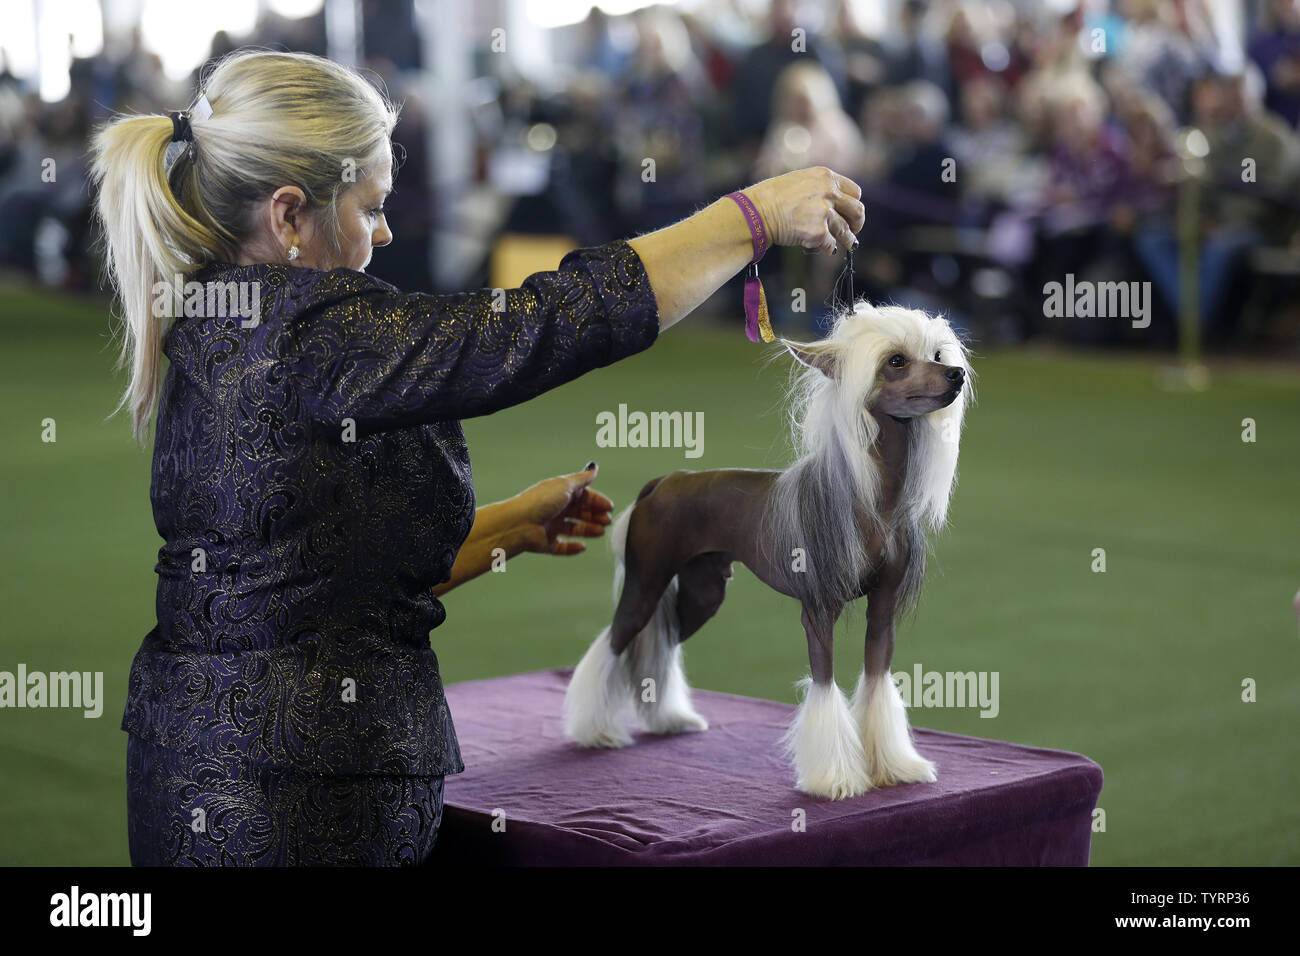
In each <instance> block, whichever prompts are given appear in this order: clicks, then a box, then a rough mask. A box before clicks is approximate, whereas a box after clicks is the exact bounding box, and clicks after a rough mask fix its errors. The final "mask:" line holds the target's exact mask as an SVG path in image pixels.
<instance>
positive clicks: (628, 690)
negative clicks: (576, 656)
mask: <svg viewBox="0 0 1300 956" xmlns="http://www.w3.org/2000/svg"><path fill="white" fill-rule="evenodd" d="M609 630H610V629H609V628H608V627H607V628H605V629H604V630H603V631H601V632H600V635H599V636H598V637H597V638H596V640H595V641H594V642H593V643H592V645H591V647H589V648H587V653H586V654H584V655H583V656H582V660H580V661H579V662H578V666H577V667H575V668H574V669H573V676H572V677H570V678H569V686H568V687H567V688H566V689H565V692H564V734H565V736H566V737H568V738H569V739H571V740H576V741H577V742H578V743H580V744H582V745H583V746H584V747H626V746H627V745H628V744H630V743H632V735H631V734H629V733H628V732H627V727H626V718H627V717H628V716H630V714H631V711H632V686H631V684H630V683H629V682H628V678H627V674H626V673H624V668H623V659H622V658H621V657H619V656H618V655H617V654H615V653H614V652H613V651H612V650H611V649H610V646H609Z"/></svg>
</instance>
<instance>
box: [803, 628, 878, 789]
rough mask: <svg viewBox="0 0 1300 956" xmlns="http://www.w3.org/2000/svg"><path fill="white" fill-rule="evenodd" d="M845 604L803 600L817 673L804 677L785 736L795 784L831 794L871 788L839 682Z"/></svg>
mask: <svg viewBox="0 0 1300 956" xmlns="http://www.w3.org/2000/svg"><path fill="white" fill-rule="evenodd" d="M840 610H841V609H840V608H836V609H835V610H828V609H825V608H822V609H814V608H810V607H809V606H808V605H804V609H803V626H804V632H805V634H806V636H807V638H808V662H809V665H810V667H811V669H812V676H811V677H805V678H804V679H803V680H801V681H800V682H799V685H798V686H799V688H800V690H802V691H803V692H804V698H803V700H802V702H801V703H800V704H799V710H798V711H797V712H796V713H795V718H794V722H793V723H792V724H791V725H790V729H789V730H788V731H786V734H785V736H784V737H783V738H782V742H783V743H784V745H785V749H786V753H787V754H788V755H789V756H790V758H791V760H792V761H793V763H794V770H795V786H796V787H798V788H799V789H800V790H802V791H803V792H804V793H810V794H813V795H814V796H818V797H830V798H831V799H832V800H840V799H842V798H844V797H853V796H857V795H858V794H860V793H863V792H865V791H867V790H869V789H870V788H871V780H870V776H869V774H868V772H867V764H866V760H865V758H864V755H863V753H862V743H861V741H860V740H859V739H858V731H857V728H856V726H855V725H854V723H853V719H852V717H851V716H850V715H849V708H848V704H847V703H846V702H845V700H844V693H843V692H842V691H841V690H840V688H839V685H838V684H836V683H835V644H834V640H835V619H836V618H838V617H839V614H840Z"/></svg>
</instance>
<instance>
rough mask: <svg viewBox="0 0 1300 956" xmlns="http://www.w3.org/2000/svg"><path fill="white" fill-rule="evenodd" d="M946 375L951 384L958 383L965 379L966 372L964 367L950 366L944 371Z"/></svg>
mask: <svg viewBox="0 0 1300 956" xmlns="http://www.w3.org/2000/svg"><path fill="white" fill-rule="evenodd" d="M946 377H947V379H948V381H950V382H952V384H953V385H960V384H961V383H962V382H963V381H965V379H966V372H965V370H964V369H960V368H950V369H948V371H947V373H946Z"/></svg>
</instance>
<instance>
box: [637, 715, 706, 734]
mask: <svg viewBox="0 0 1300 956" xmlns="http://www.w3.org/2000/svg"><path fill="white" fill-rule="evenodd" d="M708 729H709V722H708V721H707V720H705V719H704V718H703V717H702V716H701V715H700V714H697V713H696V712H695V711H693V710H690V711H682V712H679V713H675V714H656V715H655V716H654V717H653V718H652V719H651V720H648V721H646V730H648V731H649V732H650V733H652V734H685V733H691V732H694V731H700V730H708Z"/></svg>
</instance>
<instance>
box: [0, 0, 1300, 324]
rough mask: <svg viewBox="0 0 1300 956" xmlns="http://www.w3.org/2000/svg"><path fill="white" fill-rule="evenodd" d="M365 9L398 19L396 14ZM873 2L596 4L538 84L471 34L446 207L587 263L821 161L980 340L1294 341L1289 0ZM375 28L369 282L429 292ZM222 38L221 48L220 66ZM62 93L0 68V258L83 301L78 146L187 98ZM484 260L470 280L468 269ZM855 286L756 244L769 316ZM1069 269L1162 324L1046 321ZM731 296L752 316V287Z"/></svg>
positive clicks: (899, 276) (84, 245) (136, 88)
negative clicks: (521, 162) (493, 202)
mask: <svg viewBox="0 0 1300 956" xmlns="http://www.w3.org/2000/svg"><path fill="white" fill-rule="evenodd" d="M366 6H367V9H368V10H370V11H371V12H372V13H376V14H378V13H382V11H384V10H387V11H388V12H389V14H390V15H391V16H393V17H397V18H398V19H399V20H400V18H401V16H402V5H401V4H396V5H393V4H382V3H380V4H376V3H374V2H371V3H368V4H367V5H366ZM406 6H407V7H408V8H409V4H408V5H406ZM880 6H883V8H884V9H885V10H886V11H887V13H886V14H885V15H884V18H883V20H881V21H879V22H877V21H871V20H870V18H866V19H864V18H863V17H862V14H863V13H868V14H871V13H873V12H874V11H873V10H870V9H867V5H866V4H859V3H856V2H850V0H827V2H816V0H807V2H803V0H772V2H771V3H770V5H768V6H766V8H763V9H759V10H757V11H754V10H751V5H750V4H747V3H743V2H741V0H717V2H716V3H700V4H696V5H694V6H692V7H691V9H690V10H684V9H680V8H678V7H675V6H655V7H649V8H646V9H643V10H640V11H638V12H636V13H633V14H628V15H626V16H619V17H613V16H608V15H606V14H604V13H602V12H601V11H600V10H599V9H598V8H597V9H593V10H592V12H591V13H590V15H589V16H588V17H587V19H586V20H585V21H583V22H582V23H580V24H577V25H574V26H572V27H565V28H558V29H557V30H556V31H555V33H556V36H555V42H554V44H553V48H554V49H555V50H556V51H557V54H556V71H555V77H556V78H557V80H556V82H555V83H551V84H547V83H545V82H543V81H539V80H537V79H536V78H533V79H528V78H525V77H524V76H523V75H521V74H519V73H517V72H515V71H514V70H513V69H512V68H511V67H510V66H509V62H510V61H509V60H508V59H507V58H503V57H496V56H492V55H490V53H488V51H487V47H488V39H487V38H486V37H485V39H484V41H483V51H482V53H481V54H480V55H477V56H476V57H475V64H476V68H477V72H478V73H479V74H480V76H481V77H482V83H484V84H486V86H476V87H475V89H476V90H479V91H482V90H484V89H486V90H488V91H490V95H487V96H480V98H479V99H478V100H477V101H476V102H475V103H473V104H468V105H467V113H468V115H469V117H470V119H469V122H470V124H471V126H472V136H473V138H474V142H475V144H476V156H477V162H476V163H475V164H474V169H473V174H472V178H473V180H474V182H471V183H465V184H458V185H457V186H456V187H455V188H456V190H457V191H461V190H463V189H466V188H472V187H474V186H479V187H482V188H485V189H493V188H500V189H505V191H509V192H512V195H510V196H509V202H508V204H507V209H506V212H505V214H504V215H503V216H502V218H501V219H500V221H496V222H493V223H492V224H491V228H492V229H493V230H494V231H496V232H498V233H501V232H509V233H545V234H560V235H565V236H569V237H571V238H572V239H573V241H575V242H576V243H578V244H582V245H590V244H596V243H600V242H605V241H609V240H611V239H614V238H618V237H627V236H631V235H633V234H636V233H639V232H643V231H647V230H650V229H654V228H657V227H659V226H662V225H666V224H668V223H671V222H673V221H675V220H677V219H679V218H681V217H683V216H685V215H689V214H690V213H691V212H693V211H695V210H697V209H699V208H701V207H702V206H703V205H705V204H707V203H708V202H711V201H712V200H714V199H715V198H717V197H718V196H719V195H721V194H722V193H724V192H727V191H729V190H732V189H736V188H740V187H742V186H745V185H747V184H749V183H752V182H754V181H756V180H758V179H761V178H765V177H768V176H772V175H776V174H779V173H782V172H785V171H787V170H791V169H797V168H801V167H805V166H810V165H819V164H821V165H827V166H830V167H831V168H833V169H835V170H836V171H838V172H841V173H843V174H844V175H847V176H849V177H851V178H853V179H854V180H856V181H857V182H859V183H860V184H861V185H862V187H863V190H864V201H865V202H866V204H867V207H868V219H867V223H868V224H867V227H866V228H865V229H864V230H863V232H862V234H861V236H860V239H861V245H860V247H859V249H858V250H857V253H856V257H855V260H854V273H853V276H854V283H855V285H854V288H855V291H856V292H857V294H859V295H868V296H871V297H873V298H875V299H879V300H891V301H895V302H900V303H903V304H908V305H915V306H917V307H923V308H927V309H931V310H933V311H939V312H943V313H944V314H947V315H949V316H951V317H953V318H954V319H955V320H956V321H957V322H958V324H961V325H963V326H965V327H967V328H968V329H970V330H972V331H974V332H975V333H976V334H977V335H978V336H979V337H981V338H983V339H985V340H988V339H993V340H1021V339H1027V338H1034V337H1037V336H1041V335H1048V336H1055V337H1064V338H1067V339H1071V340H1083V341H1089V342H1126V343H1128V344H1143V345H1154V346H1157V347H1167V346H1170V345H1172V344H1173V343H1174V342H1175V341H1176V339H1177V336H1178V315H1179V304H1180V301H1181V300H1180V290H1181V289H1182V288H1183V286H1186V287H1187V289H1188V290H1189V291H1190V290H1191V289H1192V288H1193V287H1194V288H1195V294H1196V296H1197V301H1198V303H1199V310H1198V311H1199V316H1200V323H1201V328H1202V332H1203V334H1204V336H1205V337H1206V339H1207V340H1208V341H1209V342H1210V343H1211V345H1218V346H1246V347H1260V346H1264V347H1269V348H1272V347H1275V346H1278V345H1287V346H1289V347H1292V348H1293V347H1294V345H1295V343H1296V341H1297V340H1298V338H1300V315H1298V314H1297V306H1296V303H1297V301H1300V296H1297V294H1296V293H1297V291H1298V286H1300V190H1298V189H1297V186H1298V185H1300V133H1298V132H1297V123H1298V122H1300V0H1259V2H1248V0H1247V2H1242V3H1240V4H1238V3H1234V2H1231V0H1227V2H1221V3H1216V2H1215V0H1051V2H1045V3H1027V2H1024V3H1022V2H1015V0H948V2H942V0H939V2H929V3H922V2H917V0H898V2H894V3H888V4H882V5H880ZM311 22H312V21H305V23H306V24H307V25H305V26H304V25H303V24H296V25H289V24H280V25H278V26H277V25H274V24H272V25H266V24H264V25H262V26H261V27H259V35H258V38H257V42H258V43H259V44H262V45H265V44H266V43H267V42H268V40H267V38H268V36H270V37H272V38H273V41H274V42H275V43H279V44H282V45H283V46H286V47H288V48H292V49H306V50H310V51H311V52H324V49H323V47H324V36H323V29H315V28H313V27H312V26H311ZM389 27H390V29H388V30H386V31H383V32H382V33H380V32H378V31H368V33H367V37H368V41H367V42H368V48H367V51H366V52H367V65H368V66H370V67H371V68H372V69H373V70H375V71H376V73H377V74H378V75H380V76H382V77H383V78H384V79H385V80H386V81H387V82H388V85H389V87H390V90H391V91H393V92H394V93H397V94H399V97H401V94H403V93H404V92H406V91H409V92H410V93H411V95H410V96H407V97H402V98H405V99H406V108H405V109H404V112H403V118H402V125H401V126H399V129H398V131H397V134H396V135H395V139H396V140H397V141H398V142H399V143H401V144H402V145H403V146H404V147H405V151H406V156H405V163H404V168H403V171H402V173H401V176H400V178H399V188H400V189H401V190H402V192H403V201H402V203H401V204H400V208H398V209H395V210H394V212H393V214H392V215H391V216H390V221H392V223H393V228H394V232H395V233H396V234H397V236H398V238H399V242H396V243H394V245H393V246H391V247H390V248H389V249H387V250H385V252H384V254H383V255H382V256H377V257H376V259H375V262H374V265H373V267H372V271H375V272H377V273H379V274H381V275H383V276H384V277H385V278H390V279H392V280H393V281H395V282H397V283H398V284H399V285H403V286H404V287H407V288H429V287H432V285H433V283H432V277H431V275H430V273H429V271H428V261H429V251H430V245H429V243H430V236H431V235H433V233H434V232H435V228H436V227H437V225H438V224H439V219H440V216H441V215H442V214H443V211H444V210H445V208H446V207H445V199H446V197H440V196H438V195H437V194H436V192H435V191H434V190H433V189H432V188H430V187H429V186H428V184H429V183H430V182H431V181H433V180H434V179H435V177H431V176H430V168H429V163H430V162H431V161H432V160H431V158H430V155H429V151H428V150H427V149H426V142H427V137H426V135H425V134H426V130H427V121H428V117H427V116H425V115H424V113H423V108H422V106H421V104H422V102H423V101H422V99H421V97H420V96H419V95H418V90H419V84H418V82H415V81H413V80H412V77H418V75H419V68H420V66H421V64H420V62H419V50H418V48H411V47H410V45H409V38H410V37H411V36H412V35H414V30H413V29H407V30H403V29H401V23H397V24H389ZM394 27H396V28H394ZM277 30H278V31H279V32H278V33H277V32H276V31H277ZM371 35H374V36H376V37H379V38H380V39H376V40H375V41H374V46H373V48H372V47H371V46H370V43H371V41H370V40H369V37H370V36H371ZM383 36H387V37H389V38H396V39H390V40H388V41H384V40H383V39H382V37H383ZM239 42H240V43H242V42H246V39H244V38H241V39H240V40H239ZM393 43H397V44H405V45H401V46H400V48H398V47H394V46H393V45H392V44H393ZM234 45H236V44H235V42H234V41H233V40H232V39H231V38H229V37H223V36H219V37H218V38H217V41H216V42H215V43H214V50H213V55H214V56H218V55H220V54H221V53H222V52H224V50H225V49H227V48H230V47H233V46H234ZM476 82H478V81H476ZM72 90H73V92H72V93H71V94H70V96H69V97H68V98H67V99H66V100H65V101H63V102H61V103H53V104H49V103H42V102H40V101H39V100H38V99H36V98H35V97H34V96H32V95H30V94H24V93H23V92H22V91H21V90H20V88H19V86H18V85H17V84H16V82H14V81H13V79H12V77H9V76H7V74H0V265H7V266H9V267H16V268H20V269H24V270H28V271H32V272H36V273H37V274H40V275H41V276H42V277H43V278H45V280H46V281H53V282H58V283H61V284H64V285H70V286H80V285H90V284H93V283H94V282H95V281H96V274H95V270H96V268H97V266H96V265H95V264H94V263H95V258H94V251H93V243H92V242H91V240H92V239H93V237H90V236H89V235H88V229H87V226H86V222H87V217H86V215H85V210H86V202H87V197H86V195H85V190H84V184H82V183H80V182H79V179H78V177H79V173H78V171H79V170H80V169H81V168H82V167H84V163H85V157H84V149H85V145H86V141H87V137H88V134H89V130H90V128H91V127H92V125H93V124H94V123H96V122H98V121H100V120H102V119H103V118H104V116H105V112H106V110H108V109H122V108H131V109H142V108H144V109H159V110H160V109H167V108H175V104H176V103H177V102H188V99H189V96H190V95H191V93H189V92H186V93H182V94H178V93H177V91H176V90H174V89H172V88H171V87H170V86H169V85H168V84H167V83H166V81H165V80H164V78H163V77H162V74H161V70H160V68H159V66H158V63H157V59H156V57H151V56H150V55H149V54H147V53H146V52H144V51H143V50H141V49H139V48H138V45H137V47H136V48H135V49H133V50H128V51H126V52H125V53H119V54H116V55H110V54H109V53H107V52H106V53H105V54H102V55H101V56H100V57H97V58H95V59H94V60H85V61H77V62H76V64H74V69H73V84H72ZM539 131H541V132H539ZM435 135H436V130H435ZM521 150H523V151H528V150H531V151H532V152H533V153H535V154H540V155H541V157H542V159H543V163H542V169H543V173H544V174H543V176H542V177H541V180H540V182H539V183H538V184H537V186H536V187H535V188H529V189H523V188H513V187H512V188H511V189H506V188H505V187H500V186H499V184H498V183H497V182H496V181H495V180H494V172H493V170H494V169H498V168H499V165H500V164H499V163H498V162H496V160H497V159H498V158H499V157H501V156H503V155H507V154H510V153H514V152H519V151H521ZM41 157H55V158H56V161H57V163H58V168H59V170H60V174H59V179H60V181H61V182H66V183H67V184H68V185H67V188H66V189H47V188H42V187H41V184H39V183H37V182H34V181H33V179H34V177H33V173H32V170H33V169H34V168H39V166H40V158H41ZM33 164H35V165H33ZM65 164H66V165H65ZM65 170H71V171H72V172H71V173H65ZM65 177H67V178H65ZM399 246H400V247H402V250H401V251H398V249H399ZM1189 250H1190V251H1191V252H1193V253H1194V254H1195V256H1196V258H1195V260H1194V261H1195V272H1194V275H1193V276H1192V281H1191V282H1190V283H1187V282H1184V281H1182V280H1183V279H1184V278H1186V277H1185V276H1182V275H1180V256H1185V255H1186V254H1187V253H1188V252H1189ZM390 253H392V254H391V255H390ZM435 254H436V249H435ZM1187 261H1192V260H1187ZM485 268H486V267H485V266H482V267H480V268H479V270H478V271H477V272H476V273H475V274H474V275H472V276H469V277H467V278H468V279H469V280H473V279H484V277H485V276H486V271H485ZM844 269H845V263H844V261H843V257H838V258H834V259H832V258H830V257H826V256H818V255H814V254H812V253H809V252H806V251H804V250H800V249H776V250H773V251H772V252H770V253H769V254H768V256H767V257H766V258H765V259H764V261H763V263H762V265H761V267H760V272H761V274H762V276H763V280H764V284H765V286H766V288H767V294H768V297H769V300H770V302H771V304H772V307H773V313H774V322H775V324H777V325H778V327H781V328H782V329H784V330H785V331H787V332H803V331H808V332H813V333H815V332H817V331H819V330H820V329H821V328H822V327H824V323H825V320H826V317H827V314H828V310H829V308H830V305H829V303H833V302H834V301H835V297H836V296H837V295H842V294H843V292H844V291H845V287H844V282H843V278H844V274H843V273H844ZM1067 274H1069V275H1072V276H1073V278H1074V280H1075V281H1076V282H1078V281H1085V280H1093V281H1102V282H1115V281H1125V282H1147V283H1150V289H1151V290H1152V303H1151V309H1152V312H1153V315H1152V324H1151V326H1150V328H1147V329H1141V330H1137V329H1134V328H1133V327H1132V324H1131V323H1127V322H1115V321H1109V322H1107V321H1098V320H1095V319H1094V320H1061V319H1058V318H1055V317H1052V316H1048V315H1046V314H1045V310H1044V306H1043V302H1044V295H1043V287H1044V285H1045V284H1046V283H1048V282H1053V281H1056V282H1062V281H1064V280H1065V277H1066V275H1067ZM737 281H738V280H737ZM467 284H468V283H467ZM794 290H802V291H803V295H802V296H795V295H792V294H791V293H792V292H793V291H794ZM448 291H450V290H448ZM717 301H718V303H719V305H718V306H717V309H718V310H719V311H721V312H726V311H727V310H728V309H731V308H732V306H734V307H735V308H734V309H733V311H738V308H739V306H738V303H739V301H740V300H739V291H738V288H728V289H726V290H723V295H720V297H719V299H718V300H717ZM728 317H729V318H732V319H734V318H735V316H734V315H729V316H728Z"/></svg>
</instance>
